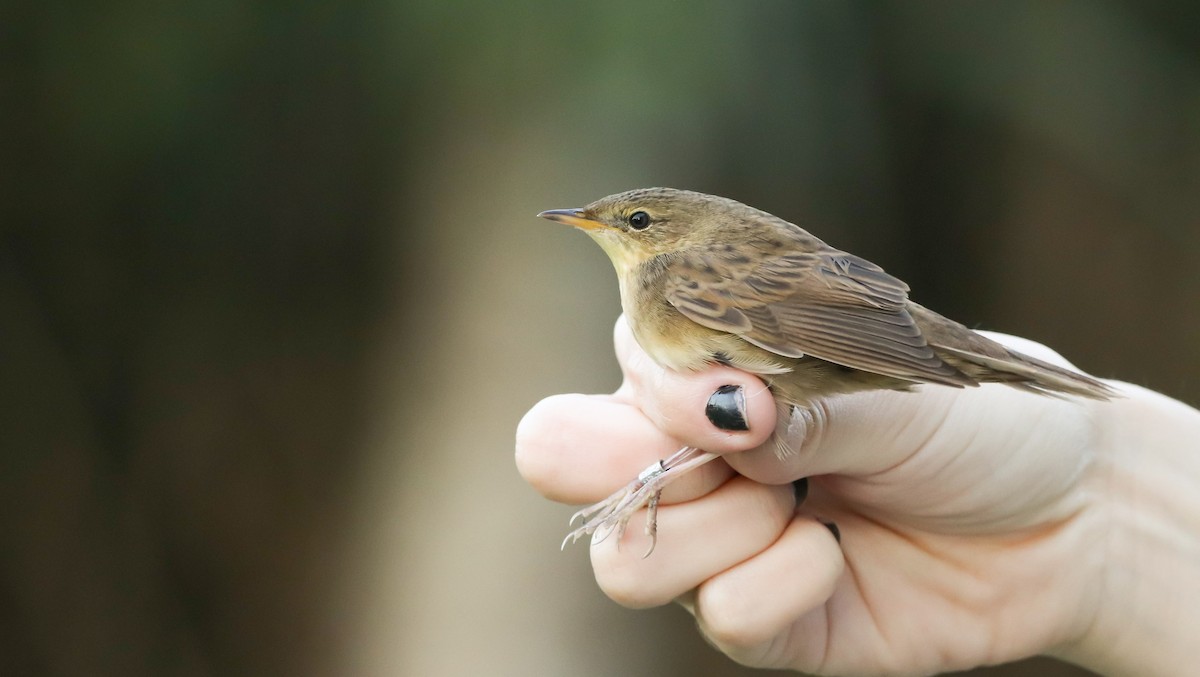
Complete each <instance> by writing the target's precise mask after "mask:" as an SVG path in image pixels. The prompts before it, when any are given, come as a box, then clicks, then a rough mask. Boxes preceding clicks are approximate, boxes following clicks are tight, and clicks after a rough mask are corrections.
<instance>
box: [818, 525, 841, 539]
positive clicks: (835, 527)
mask: <svg viewBox="0 0 1200 677" xmlns="http://www.w3.org/2000/svg"><path fill="white" fill-rule="evenodd" d="M821 524H824V525H825V528H826V529H828V530H829V533H831V534H833V540H835V541H837V542H838V543H841V542H842V530H841V529H839V528H838V525H836V524H834V523H833V522H821Z"/></svg>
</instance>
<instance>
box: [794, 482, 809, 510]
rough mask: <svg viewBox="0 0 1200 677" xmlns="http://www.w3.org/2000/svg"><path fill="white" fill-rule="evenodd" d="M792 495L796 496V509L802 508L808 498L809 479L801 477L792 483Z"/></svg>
mask: <svg viewBox="0 0 1200 677" xmlns="http://www.w3.org/2000/svg"><path fill="white" fill-rule="evenodd" d="M792 493H793V494H795V495H796V507H800V504H802V503H804V499H806V498H808V478H807V477H801V478H800V479H798V480H796V481H795V482H792Z"/></svg>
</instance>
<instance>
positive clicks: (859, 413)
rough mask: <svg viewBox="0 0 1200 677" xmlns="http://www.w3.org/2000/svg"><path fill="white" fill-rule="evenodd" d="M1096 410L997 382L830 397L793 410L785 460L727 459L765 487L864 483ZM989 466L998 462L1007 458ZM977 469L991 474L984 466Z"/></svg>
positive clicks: (1030, 350) (1043, 354)
mask: <svg viewBox="0 0 1200 677" xmlns="http://www.w3.org/2000/svg"><path fill="white" fill-rule="evenodd" d="M989 337H991V338H993V339H994V340H996V341H999V342H1001V343H1004V344H1006V345H1010V346H1012V347H1013V348H1014V349H1019V350H1021V351H1022V352H1025V353H1026V354H1030V355H1035V356H1037V357H1038V359H1044V360H1046V361H1048V362H1053V363H1056V364H1061V365H1064V366H1069V365H1067V363H1066V362H1065V360H1063V359H1062V358H1061V357H1060V356H1058V355H1057V354H1056V353H1054V352H1053V351H1051V350H1050V349H1048V348H1046V347H1044V346H1041V345H1039V344H1036V343H1033V342H1031V341H1027V340H1025V339H1019V338H1017V337H1010V336H1007V335H1003V334H989ZM1092 405H1093V403H1091V402H1085V401H1079V400H1073V399H1068V398H1064V399H1054V398H1049V397H1044V396H1040V395H1035V394H1031V393H1027V392H1023V391H1020V390H1018V389H1015V388H1011V387H1008V386H1005V385H1002V384H994V383H993V384H984V385H981V386H979V387H977V388H964V389H958V388H948V387H943V386H937V385H921V386H917V387H915V388H914V389H913V390H912V391H911V392H895V391H886V390H881V391H873V392H866V393H859V394H855V395H848V396H840V397H832V398H828V399H825V400H820V401H817V402H814V403H812V404H811V405H810V406H808V407H805V408H803V409H798V410H797V411H796V412H795V414H794V416H793V418H792V421H791V424H790V430H789V435H788V442H789V447H790V448H791V449H792V450H793V452H794V453H792V454H790V455H788V456H787V457H786V458H784V459H782V460H781V459H779V458H778V457H777V455H776V453H775V448H774V446H773V445H765V446H763V447H759V448H756V449H754V450H752V451H749V452H747V453H743V454H738V455H736V457H734V456H730V457H728V458H727V460H728V461H729V463H730V465H732V466H733V468H734V469H735V470H737V471H738V472H740V473H742V474H744V475H746V476H748V477H751V478H754V479H756V480H758V481H760V482H770V483H776V482H784V481H790V480H793V479H795V478H797V477H804V476H810V475H826V474H838V475H841V476H848V477H862V476H867V475H875V474H877V473H880V472H883V471H885V470H890V469H894V468H899V467H901V466H902V465H903V464H904V462H905V461H906V460H908V459H910V458H912V457H913V456H914V455H915V454H916V453H917V452H918V451H921V450H922V449H927V450H928V449H935V448H937V447H939V446H944V447H946V448H950V447H956V448H959V449H962V448H965V447H966V446H967V445H969V444H972V439H975V440H976V441H977V444H982V443H983V442H982V441H987V440H994V441H996V442H997V443H1000V442H1005V441H1007V442H1008V444H1009V446H1016V444H1015V443H1014V441H1013V440H1014V435H1015V434H1017V433H1019V432H1021V431H1028V430H1029V429H1030V423H1031V422H1033V421H1044V420H1052V421H1056V422H1057V424H1058V426H1059V427H1061V428H1063V429H1064V432H1070V430H1069V427H1070V425H1072V424H1071V423H1069V422H1074V421H1076V420H1078V419H1085V418H1086V416H1087V411H1088V409H1087V407H1089V406H1092ZM980 440H982V441H980ZM984 456H986V455H984ZM991 460H992V461H994V462H996V463H1000V462H1002V461H1003V457H1002V456H995V457H992V459H991ZM976 467H977V468H978V470H979V471H980V472H983V473H986V472H989V468H988V466H987V464H986V463H981V464H978V465H977V466H976Z"/></svg>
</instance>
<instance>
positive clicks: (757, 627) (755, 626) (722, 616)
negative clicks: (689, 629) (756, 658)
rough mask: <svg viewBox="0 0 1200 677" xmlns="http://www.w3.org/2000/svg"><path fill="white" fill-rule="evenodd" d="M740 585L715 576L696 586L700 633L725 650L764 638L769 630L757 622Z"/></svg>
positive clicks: (754, 644)
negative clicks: (698, 589) (698, 587)
mask: <svg viewBox="0 0 1200 677" xmlns="http://www.w3.org/2000/svg"><path fill="white" fill-rule="evenodd" d="M739 587H740V586H737V585H736V584H731V583H730V581H729V580H728V579H726V578H724V577H717V578H715V579H713V580H710V581H709V582H707V583H705V584H704V585H703V586H701V588H700V595H699V597H698V598H697V605H696V609H697V615H698V616H699V618H700V625H701V628H702V629H703V631H704V634H705V635H706V636H708V638H709V639H710V640H711V641H712V642H713V643H714V644H716V645H717V646H718V647H720V648H721V649H722V650H725V651H745V650H748V649H753V648H755V647H757V646H760V645H762V644H763V643H764V642H768V641H770V640H771V638H772V632H771V631H770V630H769V629H768V628H765V627H762V625H761V624H760V623H759V622H758V617H757V615H756V614H755V613H754V612H753V609H752V608H751V604H750V600H748V599H747V598H746V595H745V594H744V591H742V590H740V589H739Z"/></svg>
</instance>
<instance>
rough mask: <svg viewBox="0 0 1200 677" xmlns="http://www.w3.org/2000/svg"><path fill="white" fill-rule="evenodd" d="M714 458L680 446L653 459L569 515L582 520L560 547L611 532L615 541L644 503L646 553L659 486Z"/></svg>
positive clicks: (653, 536)
mask: <svg viewBox="0 0 1200 677" xmlns="http://www.w3.org/2000/svg"><path fill="white" fill-rule="evenodd" d="M715 458H717V455H716V454H710V453H708V452H705V451H701V450H699V449H697V448H695V447H683V448H682V449H680V450H679V451H677V452H675V453H674V454H672V455H671V456H670V457H668V458H666V459H664V460H661V461H657V462H656V463H654V464H653V465H651V466H650V467H648V468H646V469H645V470H643V471H642V472H641V473H639V474H638V476H637V479H635V480H633V481H632V482H630V483H629V484H627V485H625V486H624V487H622V488H621V489H620V490H618V491H617V492H616V493H614V494H613V495H611V496H609V497H608V498H606V499H604V500H603V501H600V502H599V503H597V504H595V505H591V506H588V507H586V508H584V509H582V510H580V511H579V512H577V513H575V514H574V515H572V516H571V521H570V524H574V523H575V520H577V519H582V520H583V524H581V525H580V526H579V527H578V528H576V529H575V530H573V531H572V532H571V533H569V534H567V537H566V538H564V539H563V542H562V547H563V548H566V547H567V543H568V542H569V543H574V542H576V541H578V540H579V539H581V538H583V537H584V536H589V535H592V534H598V535H597V536H596V537H595V538H594V539H593V541H592V543H593V545H594V544H596V543H600V542H601V541H603V540H605V539H606V538H608V537H609V536H612V535H613V533H614V532H615V533H616V536H617V543H618V545H619V544H620V542H621V537H622V536H624V535H625V528H626V527H627V526H628V525H629V520H630V519H631V518H632V517H633V515H634V514H635V513H636V512H637V511H638V510H641V509H642V507H643V506H645V507H646V532H645V533H646V535H647V536H649V537H650V547H649V548H648V549H647V550H646V553H645V554H644V555H642V557H649V556H650V553H652V552H654V546H655V545H656V544H657V542H658V500H659V498H660V497H661V496H662V490H663V487H665V486H667V485H668V484H670V483H671V482H673V481H675V479H676V478H677V477H680V476H682V475H683V474H684V473H687V472H689V471H691V470H694V469H696V468H698V467H700V466H702V465H704V464H705V463H708V462H709V461H711V460H713V459H715Z"/></svg>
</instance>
